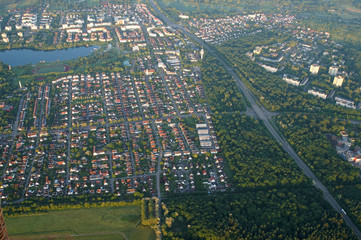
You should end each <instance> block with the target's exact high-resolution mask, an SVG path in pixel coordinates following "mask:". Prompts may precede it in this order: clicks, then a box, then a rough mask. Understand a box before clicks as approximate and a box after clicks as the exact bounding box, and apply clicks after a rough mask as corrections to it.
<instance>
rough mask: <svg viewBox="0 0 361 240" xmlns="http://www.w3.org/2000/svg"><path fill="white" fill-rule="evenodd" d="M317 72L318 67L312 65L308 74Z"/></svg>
mask: <svg viewBox="0 0 361 240" xmlns="http://www.w3.org/2000/svg"><path fill="white" fill-rule="evenodd" d="M319 70H320V65H318V64H312V65H311V67H310V72H311V73H312V74H317V73H318V71H319Z"/></svg>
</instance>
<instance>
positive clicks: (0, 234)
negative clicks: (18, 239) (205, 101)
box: [0, 203, 10, 240]
mask: <svg viewBox="0 0 361 240" xmlns="http://www.w3.org/2000/svg"><path fill="white" fill-rule="evenodd" d="M0 204H1V203H0ZM8 239H10V238H9V235H8V231H7V230H6V225H5V220H4V216H3V209H2V208H1V206H0V240H8Z"/></svg>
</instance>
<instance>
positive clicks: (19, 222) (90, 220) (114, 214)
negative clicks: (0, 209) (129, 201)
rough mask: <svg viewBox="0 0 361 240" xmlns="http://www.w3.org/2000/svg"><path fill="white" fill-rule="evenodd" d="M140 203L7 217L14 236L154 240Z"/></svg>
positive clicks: (19, 237) (6, 220)
mask: <svg viewBox="0 0 361 240" xmlns="http://www.w3.org/2000/svg"><path fill="white" fill-rule="evenodd" d="M140 217H141V216H140V206H125V207H104V208H90V209H86V208H82V209H72V210H63V211H49V212H48V213H47V214H39V215H30V216H21V217H8V218H6V219H5V222H6V226H7V229H8V232H9V235H10V239H14V240H15V239H16V240H25V239H79V240H80V239H84V240H85V239H87V240H88V239H89V240H97V239H128V240H132V239H134V240H136V239H139V240H142V239H145V240H153V239H155V233H154V231H153V230H152V229H150V228H145V227H143V226H141V225H140Z"/></svg>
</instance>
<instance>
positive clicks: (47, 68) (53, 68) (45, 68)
mask: <svg viewBox="0 0 361 240" xmlns="http://www.w3.org/2000/svg"><path fill="white" fill-rule="evenodd" d="M69 70H70V67H69V66H67V65H49V66H42V67H36V68H34V69H33V70H32V73H50V72H68V71H69Z"/></svg>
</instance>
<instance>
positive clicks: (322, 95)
mask: <svg viewBox="0 0 361 240" xmlns="http://www.w3.org/2000/svg"><path fill="white" fill-rule="evenodd" d="M307 93H309V94H311V95H313V96H316V97H319V98H322V99H326V98H327V94H326V93H324V92H321V91H319V90H316V89H308V91H307Z"/></svg>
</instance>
